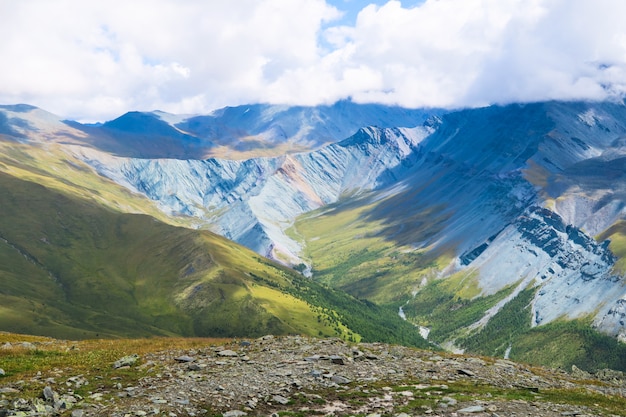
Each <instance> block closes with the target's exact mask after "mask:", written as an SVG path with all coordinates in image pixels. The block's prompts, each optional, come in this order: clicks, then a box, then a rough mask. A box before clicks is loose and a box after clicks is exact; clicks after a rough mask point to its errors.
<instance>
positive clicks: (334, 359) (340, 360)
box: [330, 355, 346, 365]
mask: <svg viewBox="0 0 626 417" xmlns="http://www.w3.org/2000/svg"><path fill="white" fill-rule="evenodd" d="M330 362H331V363H334V364H335V365H345V364H346V363H345V361H344V360H343V358H342V357H341V356H339V355H332V356H331V357H330Z"/></svg>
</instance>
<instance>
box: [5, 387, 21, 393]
mask: <svg viewBox="0 0 626 417" xmlns="http://www.w3.org/2000/svg"><path fill="white" fill-rule="evenodd" d="M18 392H20V390H17V389H15V388H11V387H2V388H0V394H15V393H18Z"/></svg>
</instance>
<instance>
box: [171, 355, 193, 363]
mask: <svg viewBox="0 0 626 417" xmlns="http://www.w3.org/2000/svg"><path fill="white" fill-rule="evenodd" d="M174 360H175V361H176V362H181V363H186V362H193V361H195V360H196V358H192V357H191V356H188V355H183V356H179V357H177V358H174Z"/></svg>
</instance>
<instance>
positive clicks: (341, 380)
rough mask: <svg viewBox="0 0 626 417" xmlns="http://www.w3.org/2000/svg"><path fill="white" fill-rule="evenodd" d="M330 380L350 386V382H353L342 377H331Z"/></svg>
mask: <svg viewBox="0 0 626 417" xmlns="http://www.w3.org/2000/svg"><path fill="white" fill-rule="evenodd" d="M330 380H331V381H333V382H334V383H335V384H340V385H341V384H349V383H350V382H352V381H351V380H349V379H348V378H346V377H345V376H341V375H333V376H331V377H330Z"/></svg>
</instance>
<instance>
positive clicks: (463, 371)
mask: <svg viewBox="0 0 626 417" xmlns="http://www.w3.org/2000/svg"><path fill="white" fill-rule="evenodd" d="M456 372H457V373H458V374H460V375H465V376H476V373H475V372H474V371H470V370H469V369H458V370H457V371H456Z"/></svg>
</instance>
